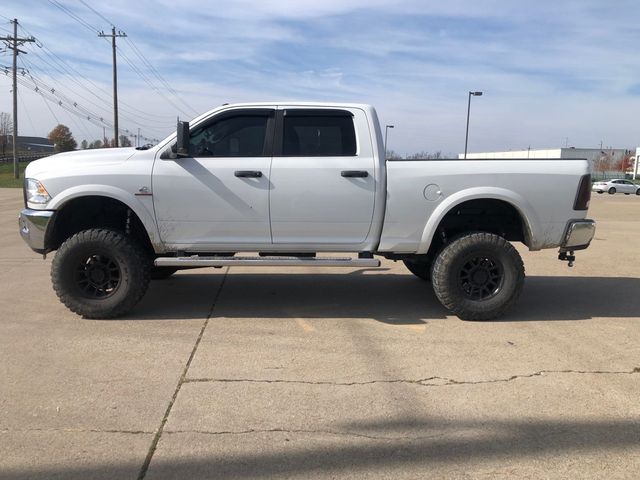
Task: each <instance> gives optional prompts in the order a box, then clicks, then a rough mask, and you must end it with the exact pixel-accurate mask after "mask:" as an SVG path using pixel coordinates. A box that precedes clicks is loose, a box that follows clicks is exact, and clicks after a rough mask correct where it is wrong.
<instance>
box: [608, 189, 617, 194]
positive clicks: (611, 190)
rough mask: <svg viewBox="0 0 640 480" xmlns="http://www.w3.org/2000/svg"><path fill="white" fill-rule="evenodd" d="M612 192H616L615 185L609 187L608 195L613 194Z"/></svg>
mask: <svg viewBox="0 0 640 480" xmlns="http://www.w3.org/2000/svg"><path fill="white" fill-rule="evenodd" d="M614 193H616V188H615V187H611V188H610V189H609V195H613V194H614Z"/></svg>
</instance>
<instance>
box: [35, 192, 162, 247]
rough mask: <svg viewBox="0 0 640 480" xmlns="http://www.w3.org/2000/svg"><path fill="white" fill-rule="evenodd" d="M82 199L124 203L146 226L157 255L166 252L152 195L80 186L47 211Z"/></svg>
mask: <svg viewBox="0 0 640 480" xmlns="http://www.w3.org/2000/svg"><path fill="white" fill-rule="evenodd" d="M82 197H108V198H112V199H114V200H119V201H120V202H122V203H124V204H125V205H127V206H128V207H129V208H130V209H131V210H132V211H133V213H135V214H136V215H137V216H138V218H139V219H140V221H141V222H142V225H144V228H145V230H146V231H147V234H148V235H149V240H150V242H151V245H153V248H154V250H155V251H156V253H162V252H163V251H164V245H163V243H162V241H161V240H160V234H159V232H158V227H157V224H156V221H155V216H154V214H153V197H152V196H151V195H143V196H137V195H132V194H131V193H129V192H127V191H126V190H123V189H121V188H118V187H114V186H111V185H100V184H95V185H79V186H75V187H71V188H68V189H66V190H63V191H62V192H60V193H58V194H56V195H55V196H54V197H53V198H52V199H51V201H50V202H49V203H48V204H47V210H60V209H62V208H63V207H64V205H65V204H66V203H67V202H69V201H71V200H73V199H76V198H82Z"/></svg>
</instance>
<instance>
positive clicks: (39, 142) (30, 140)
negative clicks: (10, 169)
mask: <svg viewBox="0 0 640 480" xmlns="http://www.w3.org/2000/svg"><path fill="white" fill-rule="evenodd" d="M6 140H7V141H6V142H4V141H0V155H10V154H11V153H12V152H13V136H11V135H9V136H8V137H7V139H6ZM18 151H20V152H32V153H53V143H51V142H50V141H49V139H48V138H44V137H23V136H20V135H18Z"/></svg>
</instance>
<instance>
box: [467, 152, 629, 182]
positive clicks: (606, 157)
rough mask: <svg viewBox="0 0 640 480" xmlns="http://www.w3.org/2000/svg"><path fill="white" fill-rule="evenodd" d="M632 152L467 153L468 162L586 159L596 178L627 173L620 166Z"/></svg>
mask: <svg viewBox="0 0 640 480" xmlns="http://www.w3.org/2000/svg"><path fill="white" fill-rule="evenodd" d="M631 153H632V152H631V151H630V150H625V149H624V148H603V149H599V148H574V147H569V148H550V149H540V150H538V149H529V150H513V151H508V152H482V153H467V160H473V159H483V158H505V159H507V158H513V159H522V158H530V159H536V158H584V159H586V160H588V161H589V164H590V165H591V171H592V172H593V174H594V176H596V177H611V176H620V175H621V174H624V173H626V172H621V171H620V168H619V165H620V164H621V162H622V159H623V158H624V157H625V156H626V155H629V154H631ZM638 154H640V149H638V150H637V151H636V157H637V156H638ZM458 158H464V154H463V153H460V154H458Z"/></svg>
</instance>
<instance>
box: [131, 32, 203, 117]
mask: <svg viewBox="0 0 640 480" xmlns="http://www.w3.org/2000/svg"><path fill="white" fill-rule="evenodd" d="M125 41H126V43H128V44H129V46H130V47H131V50H132V51H133V53H134V54H135V55H136V56H137V57H138V58H139V59H140V60H141V61H142V63H144V64H145V65H146V66H147V68H149V70H151V73H153V74H154V76H155V77H156V78H157V79H158V80H159V81H160V83H162V84H163V85H164V86H165V88H166V89H167V90H168V91H169V93H172V94H173V95H174V96H175V97H176V98H177V99H178V100H179V101H180V102H182V104H183V105H184V106H186V107H187V108H188V109H189V110H191V111H192V112H194V113H195V114H196V115H197V114H198V111H197V110H196V109H195V108H193V107H192V106H191V105H189V104H188V103H187V102H186V101H185V100H184V99H183V98H182V96H180V95H178V92H176V91H175V89H174V88H173V87H172V86H171V85H170V84H169V82H167V81H166V80H165V78H164V77H163V76H162V75H160V72H158V70H157V69H156V68H155V67H154V66H153V65H152V64H151V62H149V60H147V57H145V56H144V54H143V53H142V52H141V51H140V49H139V48H138V47H137V46H136V45H135V43H133V41H132V40H131V39H130V38H126V39H125Z"/></svg>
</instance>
